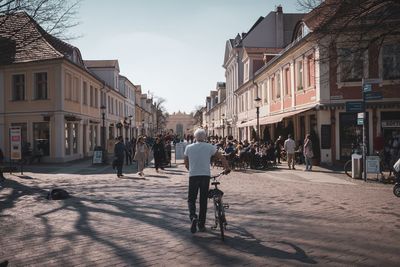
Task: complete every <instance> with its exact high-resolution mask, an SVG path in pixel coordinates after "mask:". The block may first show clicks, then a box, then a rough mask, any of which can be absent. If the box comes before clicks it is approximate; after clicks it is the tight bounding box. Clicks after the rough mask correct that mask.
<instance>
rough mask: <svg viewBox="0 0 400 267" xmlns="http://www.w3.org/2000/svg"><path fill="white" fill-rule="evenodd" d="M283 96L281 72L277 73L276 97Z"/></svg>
mask: <svg viewBox="0 0 400 267" xmlns="http://www.w3.org/2000/svg"><path fill="white" fill-rule="evenodd" d="M280 97H281V74H280V73H279V72H278V73H277V74H276V98H280Z"/></svg>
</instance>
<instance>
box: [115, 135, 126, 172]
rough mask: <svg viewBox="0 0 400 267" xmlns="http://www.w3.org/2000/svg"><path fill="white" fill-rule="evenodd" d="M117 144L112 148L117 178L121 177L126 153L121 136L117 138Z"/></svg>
mask: <svg viewBox="0 0 400 267" xmlns="http://www.w3.org/2000/svg"><path fill="white" fill-rule="evenodd" d="M117 140H118V142H117V143H115V146H114V156H115V159H114V161H115V164H114V165H115V167H116V168H117V176H118V177H122V176H123V175H122V165H123V164H124V156H125V152H126V147H125V144H124V139H123V137H122V136H120V137H118V139H117Z"/></svg>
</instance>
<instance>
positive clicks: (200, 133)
mask: <svg viewBox="0 0 400 267" xmlns="http://www.w3.org/2000/svg"><path fill="white" fill-rule="evenodd" d="M194 138H196V140H197V141H199V142H200V141H205V140H206V139H207V133H206V131H204V129H202V128H198V129H197V130H196V131H195V132H194Z"/></svg>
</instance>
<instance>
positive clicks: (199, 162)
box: [184, 142, 217, 177]
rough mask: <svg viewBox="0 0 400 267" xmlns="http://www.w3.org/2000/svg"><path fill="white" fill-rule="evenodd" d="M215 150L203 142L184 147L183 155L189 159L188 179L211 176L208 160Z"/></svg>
mask: <svg viewBox="0 0 400 267" xmlns="http://www.w3.org/2000/svg"><path fill="white" fill-rule="evenodd" d="M216 152H217V148H216V147H215V146H213V145H211V144H208V143H205V142H196V143H194V144H191V145H188V146H186V149H185V153H184V155H185V156H187V157H188V158H189V177H192V176H211V172H210V159H211V157H212V156H214V155H215V153H216Z"/></svg>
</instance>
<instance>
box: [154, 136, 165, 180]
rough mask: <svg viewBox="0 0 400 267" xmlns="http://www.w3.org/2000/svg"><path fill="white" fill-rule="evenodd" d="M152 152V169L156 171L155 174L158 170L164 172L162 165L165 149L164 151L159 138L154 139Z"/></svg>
mask: <svg viewBox="0 0 400 267" xmlns="http://www.w3.org/2000/svg"><path fill="white" fill-rule="evenodd" d="M152 150H153V156H154V167H155V169H156V172H158V169H159V168H160V169H161V170H164V167H163V165H162V164H163V159H164V157H165V149H164V144H163V143H162V142H161V139H160V138H159V137H157V138H156V143H155V144H154V145H153V147H152Z"/></svg>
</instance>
